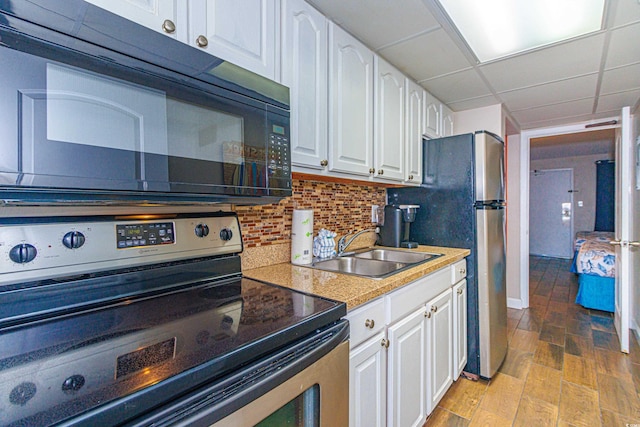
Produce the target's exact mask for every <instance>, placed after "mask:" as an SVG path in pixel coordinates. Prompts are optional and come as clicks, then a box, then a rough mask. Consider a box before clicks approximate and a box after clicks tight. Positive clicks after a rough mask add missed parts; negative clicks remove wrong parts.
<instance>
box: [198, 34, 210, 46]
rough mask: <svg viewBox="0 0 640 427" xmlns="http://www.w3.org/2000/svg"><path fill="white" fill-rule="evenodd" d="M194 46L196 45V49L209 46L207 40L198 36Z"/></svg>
mask: <svg viewBox="0 0 640 427" xmlns="http://www.w3.org/2000/svg"><path fill="white" fill-rule="evenodd" d="M196 44H197V45H198V47H207V45H208V44H209V40H207V38H206V37H205V36H203V35H199V36H198V38H197V39H196Z"/></svg>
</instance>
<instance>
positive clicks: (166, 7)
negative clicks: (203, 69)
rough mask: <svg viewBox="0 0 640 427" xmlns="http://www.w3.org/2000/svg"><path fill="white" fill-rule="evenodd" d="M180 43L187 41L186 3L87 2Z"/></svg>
mask: <svg viewBox="0 0 640 427" xmlns="http://www.w3.org/2000/svg"><path fill="white" fill-rule="evenodd" d="M88 2H89V3H93V4H95V5H96V6H99V7H101V8H103V9H106V10H108V11H109V12H112V13H115V14H116V15H120V16H122V17H124V18H127V19H129V20H130V21H133V22H136V23H138V24H140V25H143V26H145V27H148V28H151V29H152V30H155V31H158V32H161V33H163V34H166V35H168V36H170V37H173V38H175V39H178V40H180V41H182V42H186V41H187V3H186V2H185V1H180V0H88Z"/></svg>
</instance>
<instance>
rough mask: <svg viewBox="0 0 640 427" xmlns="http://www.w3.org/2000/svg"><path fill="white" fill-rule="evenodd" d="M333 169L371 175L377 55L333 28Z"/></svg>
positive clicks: (331, 125) (330, 47) (334, 26)
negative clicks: (374, 82) (374, 70)
mask: <svg viewBox="0 0 640 427" xmlns="http://www.w3.org/2000/svg"><path fill="white" fill-rule="evenodd" d="M329 70H330V71H329V94H330V100H329V153H330V156H329V157H330V159H329V169H330V170H332V171H339V172H348V173H352V174H357V175H367V176H369V175H371V174H373V172H374V169H373V52H371V51H370V50H369V49H368V48H367V47H366V46H365V45H363V44H362V43H360V42H359V41H358V40H356V39H355V38H353V37H352V36H351V35H349V34H348V33H347V32H345V31H344V30H342V29H341V28H340V27H338V26H337V25H335V24H333V23H330V24H329Z"/></svg>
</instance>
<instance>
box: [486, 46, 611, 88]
mask: <svg viewBox="0 0 640 427" xmlns="http://www.w3.org/2000/svg"><path fill="white" fill-rule="evenodd" d="M603 42H604V34H597V35H593V36H589V37H585V38H581V39H577V40H574V41H571V42H567V43H562V44H558V45H554V46H551V47H547V48H544V49H541V50H537V51H534V52H531V53H528V54H526V55H518V56H515V57H512V58H509V59H505V60H502V61H497V62H493V63H490V64H486V65H482V66H480V69H481V71H482V72H483V73H484V75H485V76H486V78H487V79H488V80H489V83H491V85H492V86H493V87H494V89H495V90H497V91H498V92H503V91H507V90H512V89H519V88H524V87H527V86H532V85H536V84H541V83H547V82H552V81H555V80H562V79H566V78H569V77H574V76H580V75H584V74H589V73H594V72H598V70H599V68H600V58H601V53H602V46H603Z"/></svg>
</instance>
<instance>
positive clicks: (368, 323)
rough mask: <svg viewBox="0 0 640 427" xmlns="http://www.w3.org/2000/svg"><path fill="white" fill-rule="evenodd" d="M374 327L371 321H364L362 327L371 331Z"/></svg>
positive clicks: (374, 323)
mask: <svg viewBox="0 0 640 427" xmlns="http://www.w3.org/2000/svg"><path fill="white" fill-rule="evenodd" d="M375 325H376V322H375V321H374V320H373V319H367V320H365V321H364V326H366V327H367V328H369V329H373V327H374V326H375Z"/></svg>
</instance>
